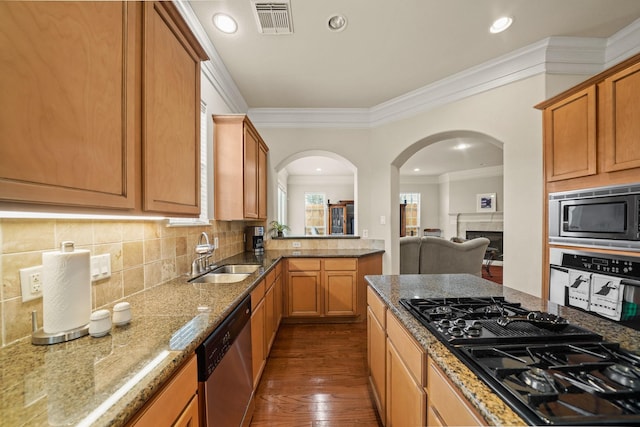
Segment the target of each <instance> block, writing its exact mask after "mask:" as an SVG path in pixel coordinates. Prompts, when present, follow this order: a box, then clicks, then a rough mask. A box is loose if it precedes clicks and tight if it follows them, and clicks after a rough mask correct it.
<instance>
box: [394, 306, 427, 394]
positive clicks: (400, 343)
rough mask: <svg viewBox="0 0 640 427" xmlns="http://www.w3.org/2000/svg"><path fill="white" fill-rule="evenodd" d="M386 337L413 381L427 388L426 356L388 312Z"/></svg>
mask: <svg viewBox="0 0 640 427" xmlns="http://www.w3.org/2000/svg"><path fill="white" fill-rule="evenodd" d="M387 336H388V337H389V340H391V342H392V343H393V345H394V346H395V347H396V348H397V350H398V353H399V354H400V356H401V358H402V360H403V361H404V363H405V365H406V366H407V368H408V369H409V370H410V371H411V373H412V375H413V377H414V378H415V380H416V381H417V382H418V383H419V384H420V385H421V386H423V387H426V386H427V379H426V367H425V364H426V360H425V359H426V356H425V353H424V351H423V350H422V349H421V348H420V347H419V346H418V344H417V343H416V342H415V340H414V339H413V338H412V337H411V336H409V334H408V333H407V331H406V330H405V328H404V327H403V326H402V325H401V324H400V322H399V321H398V319H396V318H395V316H394V315H393V314H391V312H390V311H388V310H387Z"/></svg>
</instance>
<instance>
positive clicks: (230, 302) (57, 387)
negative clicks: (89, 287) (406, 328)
mask: <svg viewBox="0 0 640 427" xmlns="http://www.w3.org/2000/svg"><path fill="white" fill-rule="evenodd" d="M382 252H383V251H381V250H377V249H343V250H335V249H334V250H322V249H313V250H300V251H295V252H294V251H278V250H267V251H266V252H265V253H264V254H263V255H259V256H258V255H254V254H253V253H249V252H245V253H240V254H237V255H234V256H231V257H229V258H227V259H224V260H221V261H220V262H218V263H217V264H218V265H223V264H255V263H259V264H261V266H262V268H260V269H259V270H258V271H257V272H255V273H253V274H251V275H249V276H248V277H247V278H246V279H245V280H243V281H240V282H236V283H229V284H217V285H215V284H206V283H189V282H187V278H186V277H185V276H182V277H178V278H176V279H173V280H170V281H168V282H165V283H162V284H160V285H157V286H155V287H152V288H150V289H147V290H144V291H142V292H139V293H137V294H135V295H131V296H129V297H127V302H129V303H130V305H131V312H132V321H131V323H130V324H129V325H127V326H123V327H115V326H114V327H113V328H112V330H111V333H110V334H109V335H107V336H105V337H102V338H91V337H89V336H86V337H83V338H79V339H76V340H73V341H69V342H66V343H62V344H56V345H51V346H35V345H33V344H31V340H30V339H29V338H26V339H22V340H19V341H18V342H16V343H13V344H11V345H8V346H6V347H4V348H2V349H0V366H2V382H1V385H0V401H1V402H2V405H0V420H2V422H1V424H2V425H7V426H20V425H34V426H35V425H37V426H47V425H87V426H89V425H90V426H107V425H109V426H123V425H129V423H130V421H131V420H132V419H135V418H136V417H137V415H138V414H139V412H140V410H141V409H142V408H144V407H145V404H146V403H147V402H148V401H149V400H150V399H152V398H153V397H154V396H155V395H156V394H157V393H158V391H159V390H161V389H162V388H163V387H164V386H165V385H166V384H167V383H169V382H171V381H172V379H173V378H174V377H175V376H176V375H175V374H176V373H177V372H178V371H179V370H181V369H182V367H183V366H186V365H188V364H189V362H192V360H193V355H194V351H195V349H196V348H197V347H198V346H199V345H200V344H201V343H202V342H203V341H204V340H205V338H207V336H209V335H210V334H211V332H212V331H214V330H215V329H216V327H217V326H218V325H219V324H220V323H221V322H222V321H223V320H224V319H225V317H226V316H227V315H229V313H231V311H232V310H233V309H234V307H236V306H237V305H238V304H239V303H240V302H241V301H242V300H243V299H244V298H246V297H247V296H248V295H250V294H252V291H253V290H254V289H255V288H256V287H260V286H261V285H262V284H263V283H264V281H265V280H264V279H265V278H267V277H268V276H270V275H271V274H272V273H273V271H274V270H275V269H276V268H277V267H278V264H279V263H282V262H286V261H287V260H288V259H292V258H295V259H301V258H308V259H315V258H321V259H338V258H339V259H343V258H346V259H356V260H358V263H359V265H361V263H365V262H367V261H368V260H372V259H377V260H378V261H377V263H379V262H380V261H379V258H380V256H381V254H382ZM378 271H379V270H378ZM357 277H358V278H359V279H358V285H359V286H361V288H362V291H361V292H359V294H364V289H365V283H364V279H363V278H361V277H360V276H357ZM361 298H362V300H364V295H362V296H361ZM112 306H113V304H110V305H109V306H107V307H103V308H107V309H110V308H112Z"/></svg>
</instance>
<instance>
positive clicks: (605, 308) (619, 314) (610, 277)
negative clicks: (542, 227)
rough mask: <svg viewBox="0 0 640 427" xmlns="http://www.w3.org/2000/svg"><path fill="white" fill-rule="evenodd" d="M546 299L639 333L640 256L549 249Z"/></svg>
mask: <svg viewBox="0 0 640 427" xmlns="http://www.w3.org/2000/svg"><path fill="white" fill-rule="evenodd" d="M549 262H550V266H549V268H550V273H549V300H550V301H551V302H554V303H556V304H560V305H564V306H571V307H574V308H578V309H580V310H583V311H587V312H590V313H593V314H596V315H599V316H601V317H604V318H607V319H610V320H614V321H616V322H619V323H621V324H623V325H625V326H629V327H631V328H633V329H637V330H640V257H628V256H622V255H616V254H610V253H606V254H605V253H597V252H585V251H577V250H570V249H561V248H551V249H550V250H549Z"/></svg>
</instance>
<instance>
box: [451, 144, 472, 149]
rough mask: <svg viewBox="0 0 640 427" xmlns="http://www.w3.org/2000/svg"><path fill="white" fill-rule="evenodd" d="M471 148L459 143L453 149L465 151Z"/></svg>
mask: <svg viewBox="0 0 640 427" xmlns="http://www.w3.org/2000/svg"><path fill="white" fill-rule="evenodd" d="M469 147H471V145H469V144H465V143H462V142H461V143H460V144H458V145H456V146H454V147H453V149H454V150H466V149H467V148H469Z"/></svg>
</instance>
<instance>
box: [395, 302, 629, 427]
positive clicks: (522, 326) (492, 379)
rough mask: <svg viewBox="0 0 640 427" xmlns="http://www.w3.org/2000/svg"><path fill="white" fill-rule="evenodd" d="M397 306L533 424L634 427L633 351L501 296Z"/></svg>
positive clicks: (405, 303) (411, 303) (558, 318)
mask: <svg viewBox="0 0 640 427" xmlns="http://www.w3.org/2000/svg"><path fill="white" fill-rule="evenodd" d="M400 303H401V304H402V305H403V306H404V307H406V308H407V309H408V310H409V311H410V312H411V314H412V315H413V316H414V317H416V318H417V319H418V320H419V321H420V322H421V323H422V324H423V325H425V326H426V327H427V328H428V329H429V330H430V331H431V332H432V333H433V334H434V335H435V336H436V337H437V338H438V339H439V340H440V341H442V342H443V343H444V344H445V345H446V346H447V347H448V348H449V349H450V350H451V351H452V352H454V353H455V354H457V355H458V356H459V357H460V359H461V360H462V361H463V362H464V363H465V364H466V365H467V366H469V368H470V369H471V370H472V371H473V372H475V373H476V374H477V375H478V377H479V378H480V379H482V380H483V381H485V383H487V384H488V385H489V386H490V387H491V388H492V389H493V390H494V391H495V392H496V393H497V394H498V395H500V396H501V397H502V398H503V399H504V400H505V401H506V402H507V403H508V404H509V405H510V406H511V407H512V408H513V409H514V410H515V411H516V412H517V413H518V414H519V415H520V416H521V417H522V418H523V419H524V420H525V421H527V422H528V423H529V424H533V425H543V424H552V425H640V356H638V355H635V354H633V353H631V352H628V351H625V350H623V349H621V348H620V346H619V345H618V344H614V343H609V342H604V341H603V340H602V337H601V336H600V335H597V334H595V333H593V332H591V331H589V330H587V329H584V328H580V327H578V326H575V325H571V324H569V322H567V321H566V320H565V319H563V318H562V317H558V316H554V315H551V314H548V313H541V312H535V311H534V312H531V311H529V310H526V309H525V308H523V307H521V305H520V304H519V303H512V302H509V301H506V300H505V299H504V298H502V297H480V298H430V299H423V298H414V299H401V300H400Z"/></svg>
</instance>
